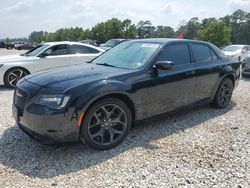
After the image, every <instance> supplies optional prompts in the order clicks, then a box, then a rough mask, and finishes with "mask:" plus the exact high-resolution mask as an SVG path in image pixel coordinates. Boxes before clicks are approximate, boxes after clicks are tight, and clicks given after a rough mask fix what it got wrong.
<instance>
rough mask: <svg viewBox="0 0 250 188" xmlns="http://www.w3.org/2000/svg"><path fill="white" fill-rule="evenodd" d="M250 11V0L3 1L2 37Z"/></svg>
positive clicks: (172, 22)
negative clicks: (115, 21) (117, 22)
mask: <svg viewBox="0 0 250 188" xmlns="http://www.w3.org/2000/svg"><path fill="white" fill-rule="evenodd" d="M239 8H241V9H243V10H245V11H248V12H249V11H250V0H98V1H97V0H1V6H0V38H6V37H11V38H13V37H27V36H28V35H29V34H30V33H31V32H32V31H35V30H37V31H40V30H46V31H55V30H57V29H59V28H65V27H75V26H78V27H83V28H84V29H86V28H91V27H92V26H94V25H95V24H96V23H98V22H101V21H105V20H107V19H110V18H113V17H115V18H119V19H125V18H129V19H131V20H132V21H133V22H134V23H137V22H138V21H140V20H150V21H151V22H152V23H153V24H154V25H169V26H171V27H173V28H176V27H177V26H178V24H179V23H180V21H182V20H189V19H190V18H192V17H199V18H201V19H202V18H205V17H222V16H225V15H227V14H231V13H232V12H234V11H235V10H237V9H239Z"/></svg>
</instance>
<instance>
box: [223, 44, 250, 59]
mask: <svg viewBox="0 0 250 188" xmlns="http://www.w3.org/2000/svg"><path fill="white" fill-rule="evenodd" d="M222 52H224V54H225V55H226V56H228V57H234V58H238V59H239V60H240V61H242V60H243V59H244V58H245V56H246V55H247V54H248V53H249V52H250V46H248V45H229V46H226V47H225V48H223V49H222Z"/></svg>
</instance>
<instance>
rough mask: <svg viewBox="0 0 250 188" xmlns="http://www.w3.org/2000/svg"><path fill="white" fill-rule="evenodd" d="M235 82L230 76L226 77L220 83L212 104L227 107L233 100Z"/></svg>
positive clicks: (219, 107) (216, 106) (217, 106)
mask: <svg viewBox="0 0 250 188" xmlns="http://www.w3.org/2000/svg"><path fill="white" fill-rule="evenodd" d="M233 88H234V84H233V82H232V80H231V79H230V78H225V79H224V80H222V82H221V83H220V86H219V88H218V90H217V92H216V95H215V98H214V100H213V102H212V106H213V107H215V108H218V109H222V108H226V107H227V106H228V104H229V103H230V101H231V98H232V94H233Z"/></svg>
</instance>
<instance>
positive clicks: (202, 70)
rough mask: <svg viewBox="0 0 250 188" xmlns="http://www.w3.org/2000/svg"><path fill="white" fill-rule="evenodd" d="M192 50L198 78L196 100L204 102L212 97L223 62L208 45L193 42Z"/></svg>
mask: <svg viewBox="0 0 250 188" xmlns="http://www.w3.org/2000/svg"><path fill="white" fill-rule="evenodd" d="M191 49H192V53H193V57H194V64H195V67H196V76H197V81H196V86H195V88H196V91H195V98H196V100H203V99H206V98H209V97H211V95H212V91H213V90H214V87H215V84H216V82H217V80H218V78H219V74H220V71H221V66H222V61H223V60H221V59H220V58H219V56H218V55H217V54H216V53H215V51H214V50H213V49H212V48H211V47H210V46H208V45H206V44H203V43H196V42H192V43H191Z"/></svg>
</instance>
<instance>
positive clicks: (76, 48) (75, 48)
mask: <svg viewBox="0 0 250 188" xmlns="http://www.w3.org/2000/svg"><path fill="white" fill-rule="evenodd" d="M70 51H71V54H97V53H99V51H98V50H96V49H94V48H90V47H88V46H83V45H71V46H70Z"/></svg>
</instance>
